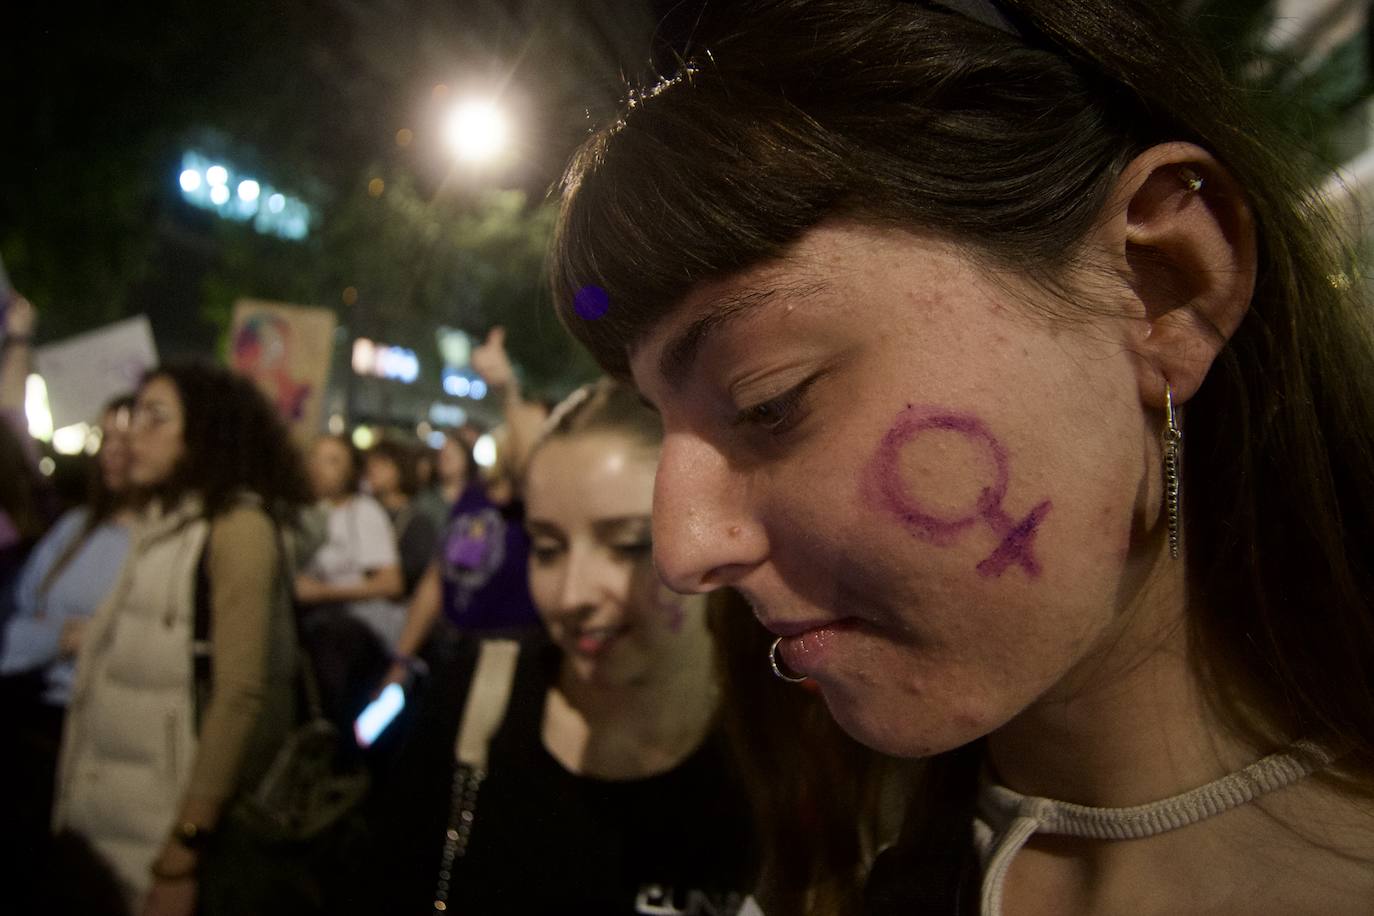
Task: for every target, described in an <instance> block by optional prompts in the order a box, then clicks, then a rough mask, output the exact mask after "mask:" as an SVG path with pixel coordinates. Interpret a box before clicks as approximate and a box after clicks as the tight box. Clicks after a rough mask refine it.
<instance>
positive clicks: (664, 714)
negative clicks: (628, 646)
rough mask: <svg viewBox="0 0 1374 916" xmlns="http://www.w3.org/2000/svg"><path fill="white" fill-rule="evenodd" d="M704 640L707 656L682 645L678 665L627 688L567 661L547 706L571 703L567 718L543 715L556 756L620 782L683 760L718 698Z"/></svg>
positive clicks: (705, 726) (702, 735) (703, 729)
mask: <svg viewBox="0 0 1374 916" xmlns="http://www.w3.org/2000/svg"><path fill="white" fill-rule="evenodd" d="M701 642H702V643H703V644H704V645H703V646H702V647H700V648H704V653H702V652H693V651H687V647H686V645H685V643H684V646H683V649H684V651H683V652H682V653H681V654H680V655H675V656H674V657H673V664H671V665H664V666H662V670H660V671H657V672H655V674H654V676H652V677H647V678H644V679H642V680H641V681H638V682H635V683H632V684H626V685H616V686H606V685H601V684H596V683H592V682H589V681H587V680H584V679H582V678H580V677H578V676H577V675H576V674H575V673H574V672H573V670H572V667H571V665H570V664H569V663H568V662H567V661H564V663H563V665H562V668H561V670H560V673H559V678H558V684H557V686H556V687H555V688H553V689H551V691H550V700H551V701H552V702H551V704H550V705H551V706H552V707H557V706H560V705H565V706H566V715H565V716H563V718H564V719H565V721H564V723H563V725H562V726H555V724H554V721H553V720H554V719H555V718H557V717H558V713H557V712H556V711H555V710H551V711H550V712H551V717H546V729H545V733H546V741H548V742H549V743H550V749H551V750H553V751H554V753H555V756H558V757H559V758H560V760H562V762H563V763H564V765H565V766H568V767H569V768H570V769H572V770H574V771H575V772H580V773H584V774H587V775H596V776H601V777H604V778H617V779H626V778H636V777H645V776H649V775H653V774H655V773H660V772H664V771H666V770H668V769H671V768H672V767H674V766H676V765H677V764H679V763H681V762H682V760H683V759H685V758H686V757H687V756H689V755H690V754H691V753H692V751H694V750H695V749H696V748H697V747H699V746H700V744H701V742H702V741H703V740H704V739H705V737H706V734H707V732H709V731H710V728H711V723H712V721H713V719H714V717H715V712H716V708H717V705H718V699H719V698H718V691H717V686H716V684H715V681H714V678H713V677H712V673H711V672H712V667H711V661H710V657H709V653H710V638H709V636H706V635H705V634H704V633H703V638H702V640H701ZM693 648H698V647H693ZM698 655H700V656H701V657H700V658H698V657H697V656H698ZM554 731H559V732H561V735H559V736H558V737H555V736H554V733H553V732H554ZM555 745H556V746H555Z"/></svg>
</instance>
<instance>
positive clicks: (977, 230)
mask: <svg viewBox="0 0 1374 916" xmlns="http://www.w3.org/2000/svg"><path fill="white" fill-rule="evenodd" d="M999 7H1000V8H1001V9H1002V10H1003V11H1004V12H1005V13H1006V14H1007V15H1008V16H1009V18H1010V19H1011V20H1012V21H1013V22H1014V23H1015V24H1016V26H1017V28H1018V30H1019V31H1020V33H1021V34H1016V32H1015V31H1014V30H1013V31H1008V30H1002V29H997V28H992V27H988V26H986V25H984V24H982V23H980V22H977V21H975V20H974V19H972V18H966V17H964V16H961V15H959V14H956V13H952V12H950V11H948V10H946V9H941V8H938V7H935V6H929V5H924V4H920V3H893V2H884V0H758V2H748V3H741V4H738V11H739V14H740V15H739V18H738V20H737V22H736V23H735V25H733V26H729V25H727V26H725V27H722V28H720V29H719V30H718V31H717V32H716V34H714V35H713V36H707V37H706V38H704V39H703V40H702V41H701V42H700V43H699V44H698V47H697V48H696V49H689V50H688V52H687V54H686V58H685V60H684V64H683V66H682V68H681V69H680V70H679V72H678V73H676V74H674V75H673V76H671V77H670V78H668V79H666V80H663V81H662V82H659V83H657V84H655V85H653V86H650V87H648V88H646V89H643V90H640V91H637V92H635V93H633V94H632V95H631V97H630V99H629V101H628V103H627V104H626V106H625V107H624V110H623V112H622V114H621V117H620V118H619V119H618V120H617V121H616V122H615V123H614V124H611V125H609V126H608V127H606V128H604V129H602V130H600V131H599V132H598V133H596V134H595V135H593V136H592V137H591V138H590V139H589V140H588V141H587V143H586V144H585V145H584V146H583V147H582V149H581V150H580V151H579V152H578V153H577V155H576V157H575V158H574V160H573V162H572V164H571V166H570V167H569V169H568V171H567V174H566V176H565V179H564V184H563V202H562V212H561V214H560V218H559V223H558V229H557V235H556V239H555V244H554V249H553V252H552V255H551V262H550V273H551V279H552V286H553V292H554V297H555V301H556V303H557V306H558V309H559V313H560V315H561V317H562V319H563V321H564V322H565V324H567V326H568V327H569V328H570V329H571V331H572V333H573V334H574V335H576V336H577V337H578V338H579V339H580V340H581V341H582V342H583V343H584V344H586V345H587V346H588V347H589V348H590V349H591V351H592V353H593V354H594V355H595V357H596V358H597V360H598V361H599V362H600V363H601V365H602V366H603V367H605V368H606V369H607V370H608V371H609V372H611V373H613V374H616V375H619V376H622V377H625V376H628V364H627V354H628V352H629V351H630V349H631V348H633V347H634V346H635V345H636V344H637V343H639V342H640V341H642V340H643V339H644V337H645V335H646V334H647V333H648V332H649V331H650V330H651V329H652V328H654V327H655V326H656V325H657V324H658V323H659V322H660V321H662V320H663V319H664V318H665V317H666V316H667V315H668V314H669V313H670V312H672V310H673V309H674V308H675V307H676V306H677V305H678V304H679V303H680V302H681V301H682V299H683V297H684V296H685V295H686V294H687V293H688V292H689V291H690V290H691V289H693V288H694V287H696V286H697V285H698V284H700V283H702V282H704V281H708V280H715V279H720V278H723V277H727V276H729V275H732V274H734V273H737V272H739V271H741V270H744V269H747V268H750V267H752V266H755V265H758V264H761V263H763V262H766V261H769V260H771V259H775V258H778V257H780V256H782V255H784V254H785V253H786V251H787V248H788V246H789V245H791V244H792V243H794V242H796V241H797V240H798V239H799V238H800V237H801V236H802V235H803V234H805V233H806V232H807V231H808V230H809V229H811V228H812V227H814V226H816V225H817V224H818V223H820V222H821V221H822V220H823V219H827V218H830V217H836V216H843V217H848V218H852V219H856V220H860V221H865V222H868V223H871V224H876V225H887V226H894V227H907V228H917V229H921V230H925V231H933V232H936V233H939V234H941V235H943V236H944V237H946V238H950V239H953V240H955V241H957V242H959V243H961V244H962V245H964V246H965V247H966V249H967V250H968V251H970V252H971V256H973V257H975V258H976V259H978V260H979V261H980V262H981V263H985V264H986V265H988V266H989V267H990V268H994V271H993V272H994V273H995V272H996V271H998V270H1003V271H1005V270H1013V271H1016V272H1018V273H1019V274H1021V275H1026V276H1029V277H1030V278H1032V279H1034V280H1036V281H1037V282H1039V283H1040V284H1041V285H1043V286H1044V287H1046V288H1047V289H1049V290H1051V291H1054V292H1057V293H1060V294H1061V295H1060V296H1058V297H1057V298H1058V300H1059V301H1060V302H1061V303H1062V306H1061V307H1059V311H1058V314H1057V315H1056V316H1055V317H1057V318H1060V319H1067V320H1072V319H1073V318H1074V317H1075V316H1079V315H1082V314H1084V313H1085V312H1086V311H1087V310H1088V309H1090V308H1091V307H1092V304H1091V303H1090V302H1085V301H1083V300H1082V297H1079V299H1078V300H1077V301H1073V300H1071V299H1070V297H1069V296H1068V295H1062V294H1065V293H1067V292H1068V291H1069V281H1070V278H1071V277H1072V276H1073V275H1074V273H1073V272H1074V270H1075V268H1080V267H1085V266H1087V254H1086V250H1085V239H1086V238H1087V237H1088V236H1089V233H1090V231H1091V230H1092V229H1093V227H1094V226H1095V225H1096V223H1097V220H1098V219H1099V217H1100V215H1101V214H1102V212H1103V209H1104V207H1105V206H1106V203H1107V200H1108V195H1109V192H1110V190H1111V189H1112V187H1113V185H1114V183H1115V182H1116V180H1117V179H1118V177H1119V176H1120V174H1121V172H1122V169H1123V168H1124V166H1125V165H1126V164H1127V163H1128V162H1129V161H1130V160H1131V159H1132V158H1133V157H1135V156H1136V155H1138V154H1139V153H1140V152H1142V151H1144V150H1145V149H1147V148H1149V147H1150V146H1152V145H1154V144H1156V143H1160V142H1164V141H1172V140H1183V141H1191V142H1194V143H1197V144H1199V145H1201V146H1203V147H1205V148H1206V149H1208V150H1210V151H1211V152H1212V153H1214V154H1215V155H1216V156H1217V157H1218V158H1219V159H1220V160H1221V162H1222V163H1223V164H1224V165H1225V167H1226V168H1227V169H1228V170H1229V171H1230V173H1231V174H1232V175H1233V176H1234V177H1235V178H1236V180H1237V181H1238V183H1239V185H1240V187H1242V188H1244V189H1245V190H1246V193H1247V199H1248V200H1247V202H1248V204H1249V206H1250V208H1251V210H1252V212H1253V214H1254V217H1255V220H1256V224H1257V226H1258V228H1259V240H1258V244H1259V271H1258V277H1257V285H1256V289H1255V293H1254V298H1253V301H1252V303H1251V307H1250V311H1249V314H1248V315H1247V317H1246V318H1245V320H1244V321H1243V322H1242V324H1241V326H1240V328H1239V329H1238V330H1237V331H1236V332H1235V334H1234V335H1233V337H1232V338H1231V340H1230V341H1229V343H1228V344H1227V345H1226V346H1225V348H1224V349H1223V350H1222V352H1221V354H1220V356H1219V357H1218V358H1217V360H1216V363H1215V365H1214V367H1213V369H1212V371H1211V372H1210V374H1209V377H1208V378H1207V380H1206V382H1205V384H1204V385H1203V386H1202V388H1201V390H1200V391H1199V392H1198V393H1197V395H1196V396H1195V397H1194V398H1193V399H1192V400H1191V401H1190V402H1189V404H1188V418H1187V420H1188V423H1187V429H1186V434H1187V437H1188V456H1187V461H1186V462H1185V466H1184V481H1183V485H1184V489H1185V492H1186V494H1187V498H1186V499H1185V513H1186V515H1185V519H1184V522H1185V526H1186V532H1187V535H1188V536H1187V539H1186V549H1187V562H1188V570H1189V574H1190V588H1191V590H1192V593H1193V597H1194V599H1195V600H1194V601H1193V602H1192V605H1193V607H1192V608H1191V609H1190V618H1189V619H1190V626H1191V627H1192V629H1193V631H1194V633H1193V637H1194V645H1196V646H1197V647H1198V651H1197V652H1196V653H1195V659H1194V660H1195V664H1196V665H1197V666H1198V669H1199V673H1200V674H1201V675H1202V676H1203V678H1204V680H1205V683H1207V684H1208V685H1209V694H1210V700H1211V702H1213V703H1214V704H1215V705H1216V706H1217V708H1218V710H1219V711H1220V712H1221V714H1222V715H1223V717H1224V720H1225V721H1227V722H1229V723H1231V724H1232V725H1233V726H1234V727H1235V728H1236V729H1237V731H1238V732H1240V733H1243V734H1245V735H1246V736H1248V737H1250V738H1251V739H1253V740H1256V741H1257V742H1260V743H1263V744H1271V745H1272V744H1277V743H1280V742H1282V741H1285V740H1289V739H1292V738H1295V737H1298V736H1303V735H1309V736H1320V737H1322V738H1324V739H1326V740H1329V741H1332V742H1336V743H1339V744H1342V745H1345V746H1348V747H1349V748H1351V749H1352V753H1351V754H1350V755H1349V757H1347V758H1346V759H1347V761H1348V762H1349V763H1350V764H1351V771H1352V772H1356V773H1367V772H1368V771H1369V767H1370V764H1371V762H1374V606H1371V603H1372V602H1374V563H1371V561H1370V558H1371V557H1372V556H1374V373H1371V371H1370V367H1371V366H1374V346H1371V334H1370V328H1369V324H1368V321H1367V318H1366V316H1365V314H1364V313H1363V310H1362V303H1361V301H1360V299H1361V289H1360V286H1359V284H1351V283H1348V282H1342V278H1341V276H1340V272H1341V271H1342V268H1343V267H1344V265H1345V263H1346V262H1345V257H1346V255H1345V250H1344V248H1343V247H1342V246H1341V244H1339V242H1338V240H1337V238H1338V237H1337V235H1336V234H1335V230H1334V229H1333V227H1332V224H1331V221H1330V217H1329V216H1328V215H1327V214H1325V213H1324V212H1322V211H1321V210H1320V209H1319V208H1318V207H1317V206H1316V205H1314V204H1313V203H1312V201H1311V195H1310V193H1309V191H1310V189H1309V187H1308V185H1307V184H1306V180H1305V176H1304V175H1303V174H1302V173H1301V172H1299V171H1298V168H1297V166H1296V164H1295V163H1297V162H1299V161H1302V157H1300V156H1297V155H1294V154H1292V152H1291V150H1292V149H1293V146H1292V145H1291V141H1290V139H1289V138H1286V137H1284V136H1282V135H1281V134H1280V133H1279V132H1278V128H1277V127H1275V126H1273V125H1267V124H1263V123H1260V122H1259V121H1258V119H1257V118H1256V117H1255V116H1253V115H1252V113H1251V105H1250V102H1249V101H1248V100H1247V98H1246V96H1245V93H1244V92H1243V91H1241V90H1240V89H1238V88H1237V87H1236V86H1235V85H1233V84H1232V82H1230V81H1228V79H1227V78H1226V77H1225V76H1224V74H1223V72H1222V70H1221V68H1220V66H1219V65H1218V63H1217V61H1216V60H1215V58H1214V57H1213V56H1212V55H1211V54H1210V53H1209V52H1208V51H1207V50H1206V49H1205V48H1204V47H1202V46H1201V44H1200V43H1199V42H1198V41H1197V40H1196V39H1195V38H1194V37H1193V36H1192V35H1191V33H1190V30H1189V28H1188V26H1187V25H1186V23H1184V22H1182V21H1179V19H1178V18H1176V15H1175V13H1174V12H1173V11H1172V9H1171V5H1170V4H1165V3H1160V2H1155V0H1001V2H1000V3H999ZM589 287H599V290H595V291H593V292H594V293H595V294H596V295H597V296H601V295H604V296H605V297H606V299H608V300H609V303H610V308H609V311H608V312H607V313H606V314H605V315H604V317H601V318H599V319H598V320H585V319H583V318H580V317H579V316H578V314H577V309H576V301H577V298H578V296H579V293H581V294H582V295H583V296H586V295H588V294H587V293H586V292H584V291H585V290H587V289H588V288H589ZM1349 785H1352V786H1355V787H1359V786H1360V785H1361V782H1360V780H1359V779H1356V780H1355V781H1352V782H1351V783H1349ZM1363 785H1365V786H1367V785H1368V782H1367V781H1366V782H1363Z"/></svg>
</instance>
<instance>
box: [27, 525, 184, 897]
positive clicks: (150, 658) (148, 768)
mask: <svg viewBox="0 0 1374 916" xmlns="http://www.w3.org/2000/svg"><path fill="white" fill-rule="evenodd" d="M209 530H210V525H209V522H207V521H206V520H205V518H204V517H203V515H202V514H201V507H200V502H199V500H197V499H194V498H190V499H186V500H184V501H183V502H182V503H181V504H180V505H179V506H178V507H177V508H176V509H174V510H172V511H171V512H168V513H165V514H158V513H152V514H150V515H148V516H146V517H145V518H144V519H143V520H142V521H141V522H140V524H139V525H137V526H136V528H135V530H134V532H133V537H132V540H131V544H130V550H129V558H128V560H127V561H126V562H125V565H124V568H123V570H122V572H121V573H120V576H119V578H118V580H117V581H116V584H115V587H114V589H113V590H112V591H111V593H110V595H109V596H108V597H107V598H106V600H105V602H104V603H103V604H102V605H101V606H100V608H99V609H98V610H97V611H96V613H95V615H94V617H93V618H92V619H91V622H90V624H89V626H88V629H87V631H86V634H85V637H84V639H83V642H82V647H81V652H80V656H79V659H78V662H77V674H76V684H75V687H74V689H73V693H72V699H71V705H70V707H69V710H68V713H67V721H66V727H65V731H64V732H63V736H62V755H61V763H60V765H59V769H58V789H57V801H56V807H55V809H54V813H53V821H54V826H55V827H56V828H57V829H63V828H66V829H72V830H75V831H77V832H79V833H81V834H83V835H84V836H85V837H86V838H87V839H88V840H90V841H91V843H92V844H93V846H94V847H95V848H96V850H97V851H98V852H99V853H100V854H101V855H102V856H103V857H104V858H105V859H106V860H107V861H108V862H109V864H110V865H111V866H113V868H114V870H115V872H116V874H117V875H118V876H119V878H120V879H121V881H122V882H123V883H124V885H125V887H126V891H127V896H128V899H129V902H130V904H131V906H133V907H137V906H139V905H140V904H141V900H142V898H143V896H144V895H145V894H146V893H147V890H148V888H149V886H150V884H151V878H150V876H149V873H148V869H149V867H150V866H151V865H152V862H153V860H154V858H155V857H156V856H157V854H158V851H159V849H160V848H161V847H162V844H163V843H164V842H165V841H166V839H167V836H168V835H169V833H170V831H171V828H172V825H173V823H174V822H175V819H176V816H177V811H178V809H179V807H180V804H181V801H182V798H183V796H184V794H185V792H186V788H187V784H188V781H189V777H190V775H191V764H192V762H193V761H194V758H195V750H196V727H195V721H194V719H195V705H194V698H193V697H194V687H193V678H192V662H191V643H192V628H193V625H194V615H195V587H196V568H197V565H198V563H199V562H200V558H201V553H202V551H203V550H204V549H205V546H206V540H207V537H208V535H209ZM135 912H137V910H136V909H135Z"/></svg>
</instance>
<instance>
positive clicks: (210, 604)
mask: <svg viewBox="0 0 1374 916" xmlns="http://www.w3.org/2000/svg"><path fill="white" fill-rule="evenodd" d="M130 452H131V457H130V466H129V477H130V479H131V481H132V483H133V484H134V485H135V486H136V487H138V488H140V489H141V490H142V491H143V493H144V494H145V496H146V498H147V508H146V509H145V510H143V511H142V512H141V514H140V516H139V518H138V520H137V522H136V524H135V528H134V531H133V535H132V543H131V546H130V552H129V559H128V561H127V562H126V564H125V566H124V569H123V571H122V572H121V574H120V577H119V579H118V581H117V582H116V584H115V587H114V589H113V592H112V595H111V597H110V598H109V599H108V600H107V601H106V602H105V604H104V605H103V606H102V607H101V608H100V609H99V610H98V611H97V612H96V614H95V616H94V618H93V619H92V620H91V622H90V624H89V626H88V629H87V632H86V635H85V638H84V640H83V642H82V646H81V651H80V655H79V656H78V660H77V674H76V681H75V684H74V686H73V690H72V696H71V702H70V706H69V712H68V718H67V722H66V728H65V731H64V733H63V747H62V761H61V766H60V769H59V776H58V789H57V801H56V810H55V814H54V821H55V826H56V827H57V828H58V829H64V830H71V831H73V832H75V833H78V834H81V835H84V837H85V838H86V839H87V840H89V841H90V843H91V844H92V846H93V847H94V848H95V849H96V850H97V852H99V853H100V854H101V855H102V856H103V857H105V858H106V859H107V860H108V861H109V863H110V864H111V865H112V866H113V868H114V870H115V872H116V874H117V875H118V876H119V878H120V880H121V883H122V884H123V888H124V892H125V896H126V899H127V901H128V903H129V905H130V907H131V909H132V911H133V912H135V913H140V912H141V913H142V914H144V916H190V914H192V913H193V912H195V909H196V897H197V866H198V864H199V859H200V856H201V853H202V851H203V850H204V849H205V848H206V844H207V843H208V842H210V841H211V840H212V838H213V836H214V832H215V828H216V825H217V823H218V821H219V819H220V816H221V814H222V813H223V812H224V810H225V806H226V802H228V801H229V800H230V799H231V798H232V797H233V796H234V795H235V793H236V792H237V791H238V790H239V789H240V788H241V787H244V786H247V785H253V784H255V782H256V780H257V777H260V776H261V775H262V773H263V772H264V770H265V768H266V767H267V765H268V764H269V763H270V761H271V760H272V757H273V754H274V752H275V750H276V749H277V748H278V747H279V746H280V744H281V742H282V740H283V738H284V737H285V735H286V734H287V731H288V730H289V728H290V726H291V724H292V723H293V721H294V717H293V707H294V695H293V675H294V671H295V646H296V636H295V630H294V621H293V618H292V613H291V605H290V600H289V588H288V582H289V580H288V579H287V578H286V576H287V575H288V574H289V567H290V558H289V557H288V556H287V548H286V546H285V545H286V544H287V543H288V539H287V537H286V536H284V533H283V530H282V529H283V527H284V526H286V525H289V524H291V523H292V522H293V521H294V519H295V516H296V512H297V509H298V507H300V506H303V505H305V504H307V503H308V502H309V500H310V493H309V487H308V485H307V483H306V480H305V476H304V473H303V471H302V469H301V465H300V460H299V458H298V456H297V454H296V452H295V451H294V449H293V448H292V446H291V444H290V441H289V438H288V435H287V431H286V428H285V427H284V425H283V424H282V422H281V421H280V420H279V418H278V417H277V416H276V414H275V413H274V411H273V409H272V407H271V405H270V404H268V403H267V401H266V400H265V399H264V398H263V396H262V395H261V394H260V393H259V392H258V390H257V389H256V388H254V387H253V384H252V383H251V382H250V381H248V380H246V379H243V378H240V377H239V376H236V375H233V374H232V373H230V372H228V371H227V370H224V369H221V368H218V367H215V366H210V365H200V364H181V365H166V366H163V367H161V368H159V369H157V370H155V371H153V372H152V373H150V374H149V375H148V376H147V377H146V378H145V379H144V381H143V384H142V385H141V387H140V388H139V390H138V395H137V399H136V401H135V404H134V410H133V423H132V427H131V441H130ZM198 610H200V611H201V613H198ZM207 619H208V632H201V633H198V632H196V629H197V626H196V622H197V620H207ZM204 684H208V685H209V689H208V690H206V691H200V690H198V687H199V686H200V685H204ZM199 693H205V694H207V695H198V694H199Z"/></svg>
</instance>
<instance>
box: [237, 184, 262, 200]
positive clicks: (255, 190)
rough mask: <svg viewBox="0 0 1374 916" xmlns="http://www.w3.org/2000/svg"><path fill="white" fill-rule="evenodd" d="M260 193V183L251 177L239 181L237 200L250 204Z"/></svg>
mask: <svg viewBox="0 0 1374 916" xmlns="http://www.w3.org/2000/svg"><path fill="white" fill-rule="evenodd" d="M261 193H262V185H260V184H258V183H257V182H256V181H254V180H253V179H251V178H248V179H245V180H244V181H240V182H239V200H241V201H243V202H244V203H246V204H251V203H252V202H253V201H255V200H257V199H258V195H259V194H261Z"/></svg>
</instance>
